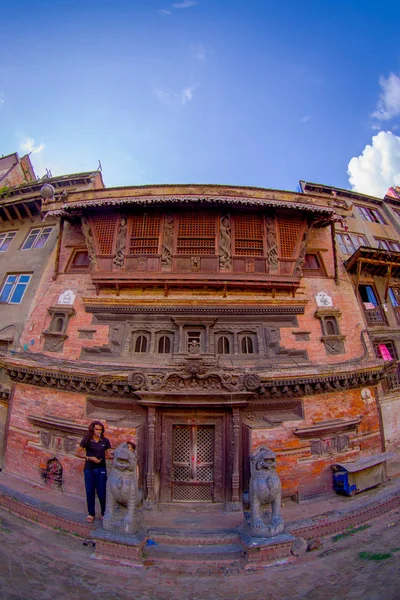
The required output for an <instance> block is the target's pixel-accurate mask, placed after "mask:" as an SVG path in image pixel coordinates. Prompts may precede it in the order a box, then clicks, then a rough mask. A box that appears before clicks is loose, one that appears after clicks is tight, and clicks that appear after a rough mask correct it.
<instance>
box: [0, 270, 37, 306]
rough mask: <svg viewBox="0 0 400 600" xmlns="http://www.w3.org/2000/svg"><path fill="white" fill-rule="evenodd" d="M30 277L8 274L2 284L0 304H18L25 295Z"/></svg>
mask: <svg viewBox="0 0 400 600" xmlns="http://www.w3.org/2000/svg"><path fill="white" fill-rule="evenodd" d="M31 277H32V276H31V275H26V274H19V275H17V274H10V275H7V278H6V280H5V282H4V285H3V288H2V290H1V293H0V303H3V304H19V303H20V302H21V300H22V298H23V296H24V294H25V290H26V288H27V287H28V283H29V282H30V279H31Z"/></svg>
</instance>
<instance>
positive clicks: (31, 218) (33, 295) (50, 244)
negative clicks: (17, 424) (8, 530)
mask: <svg viewBox="0 0 400 600" xmlns="http://www.w3.org/2000/svg"><path fill="white" fill-rule="evenodd" d="M3 161H4V163H3ZM46 185H47V189H48V191H49V192H50V193H51V194H52V193H53V192H54V193H55V197H56V198H58V197H62V196H63V195H64V194H65V193H66V190H71V191H75V190H86V189H90V188H93V187H97V188H99V187H101V186H102V185H103V183H102V178H101V174H100V173H99V172H90V173H79V174H74V175H65V176H62V177H52V178H44V179H40V180H37V179H36V177H35V174H34V172H33V168H32V165H31V163H30V160H29V157H28V156H25V157H23V158H21V159H19V158H18V154H12V155H10V156H7V157H3V158H0V273H1V278H0V303H1V309H0V352H1V353H5V352H7V351H10V352H17V351H25V352H27V351H31V350H33V344H34V343H35V340H34V339H33V338H29V333H28V338H29V339H28V340H27V341H26V342H25V343H24V344H21V333H22V330H23V328H24V325H25V324H26V322H27V320H28V319H29V317H30V315H31V314H32V311H33V310H34V308H35V306H37V305H39V306H40V304H41V303H42V302H43V301H44V300H45V299H46V288H45V287H44V288H41V291H40V293H39V294H38V288H39V284H40V281H41V279H42V277H43V275H44V274H45V280H46V282H47V284H46V285H50V282H51V280H52V276H53V273H54V259H52V260H50V259H51V257H52V256H53V255H54V254H55V253H56V244H57V240H58V239H59V219H58V218H54V217H50V218H48V219H47V220H46V221H45V222H44V221H43V215H42V196H41V189H42V188H43V186H45V187H46ZM35 318H36V317H35V315H33V321H35ZM0 386H1V388H0V393H1V395H2V400H1V404H0V406H1V409H0V410H1V413H0V466H1V455H2V453H1V448H2V446H3V432H4V426H5V421H6V415H7V403H8V397H9V385H7V381H6V378H5V376H4V373H0Z"/></svg>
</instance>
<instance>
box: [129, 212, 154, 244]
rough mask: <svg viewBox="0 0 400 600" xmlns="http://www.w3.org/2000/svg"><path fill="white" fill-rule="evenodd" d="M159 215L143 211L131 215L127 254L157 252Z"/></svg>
mask: <svg viewBox="0 0 400 600" xmlns="http://www.w3.org/2000/svg"><path fill="white" fill-rule="evenodd" d="M160 222H161V215H160V214H159V213H144V214H141V215H132V216H131V233H130V238H129V254H157V253H158V240H159V237H160Z"/></svg>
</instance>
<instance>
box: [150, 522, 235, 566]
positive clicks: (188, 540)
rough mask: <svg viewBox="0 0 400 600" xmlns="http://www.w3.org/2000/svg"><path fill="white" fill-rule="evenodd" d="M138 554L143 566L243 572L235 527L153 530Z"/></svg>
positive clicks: (163, 528)
mask: <svg viewBox="0 0 400 600" xmlns="http://www.w3.org/2000/svg"><path fill="white" fill-rule="evenodd" d="M142 552H143V557H144V564H145V565H146V566H155V567H158V568H160V569H162V570H166V571H179V572H188V573H194V572H195V573H226V572H234V571H238V570H240V569H243V560H244V556H245V551H244V548H243V547H242V544H241V542H240V537H239V534H238V531H237V529H236V528H230V529H208V530H207V529H203V530H201V531H199V530H195V529H186V528H185V529H176V528H166V527H153V528H151V529H149V531H148V539H147V542H146V544H145V546H144V547H143V549H142Z"/></svg>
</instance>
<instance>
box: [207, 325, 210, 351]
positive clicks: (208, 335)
mask: <svg viewBox="0 0 400 600" xmlns="http://www.w3.org/2000/svg"><path fill="white" fill-rule="evenodd" d="M209 351H210V326H209V325H206V353H207V354H208V352H209Z"/></svg>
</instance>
